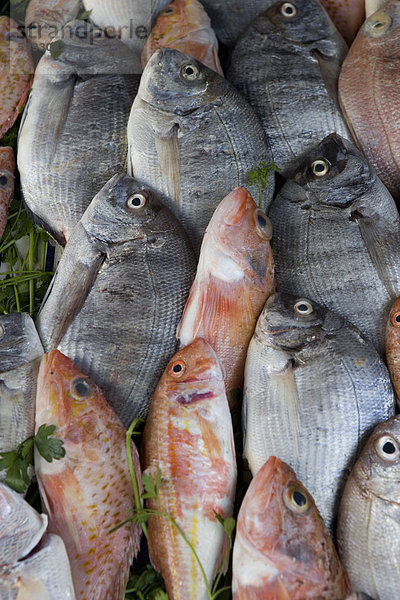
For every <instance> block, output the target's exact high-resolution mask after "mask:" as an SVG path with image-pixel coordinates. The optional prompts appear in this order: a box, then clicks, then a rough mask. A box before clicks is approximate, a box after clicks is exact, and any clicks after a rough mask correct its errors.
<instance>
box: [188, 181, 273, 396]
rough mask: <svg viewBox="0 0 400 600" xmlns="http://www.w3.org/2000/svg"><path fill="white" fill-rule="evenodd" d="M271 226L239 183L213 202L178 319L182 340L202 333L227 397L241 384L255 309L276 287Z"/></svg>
mask: <svg viewBox="0 0 400 600" xmlns="http://www.w3.org/2000/svg"><path fill="white" fill-rule="evenodd" d="M271 236H272V226H271V223H270V221H269V219H268V217H266V216H265V214H264V213H263V211H262V210H261V209H259V208H258V207H257V205H256V203H255V202H254V200H253V198H252V197H251V194H250V193H249V192H248V191H247V190H246V188H244V187H238V188H236V189H234V190H233V192H231V193H230V194H228V196H226V197H225V198H224V199H223V200H222V202H221V203H220V204H219V205H218V207H217V209H216V211H215V212H214V214H213V216H212V218H211V221H210V223H209V225H208V227H207V230H206V232H205V235H204V239H203V244H202V246H201V251H200V258H199V264H198V267H197V274H196V278H195V280H194V283H193V285H192V288H191V290H190V294H189V298H188V301H187V303H186V306H185V310H184V313H183V316H182V319H181V322H180V324H179V325H178V330H177V337H178V338H179V340H180V342H181V344H182V345H187V344H189V343H190V342H191V341H192V340H194V339H195V338H196V337H202V338H204V339H206V340H207V341H208V343H209V344H210V345H211V346H212V347H213V349H214V350H215V352H216V354H217V356H218V358H219V359H220V361H221V363H222V365H223V368H224V377H225V383H226V391H227V394H228V398H230V394H229V393H230V392H231V391H232V390H235V389H237V388H241V387H242V386H243V372H244V363H245V360H246V351H247V347H248V345H249V342H250V339H251V336H252V335H253V333H254V329H255V326H256V322H257V319H258V317H259V314H260V312H261V310H262V308H263V306H264V304H265V302H266V301H267V299H268V297H269V296H270V295H271V294H272V293H273V292H274V290H275V282H274V260H273V256H272V250H271V246H270V239H271Z"/></svg>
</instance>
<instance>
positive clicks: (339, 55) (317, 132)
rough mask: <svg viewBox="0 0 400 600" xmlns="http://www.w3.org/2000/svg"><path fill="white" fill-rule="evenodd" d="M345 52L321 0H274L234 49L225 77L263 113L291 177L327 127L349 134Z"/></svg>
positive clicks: (280, 164) (281, 162)
mask: <svg viewBox="0 0 400 600" xmlns="http://www.w3.org/2000/svg"><path fill="white" fill-rule="evenodd" d="M346 53H347V45H346V43H345V41H344V40H343V38H342V37H341V35H340V34H339V32H338V31H337V29H336V27H335V26H334V24H333V23H332V21H331V19H330V18H329V16H328V14H327V13H326V11H325V10H324V8H323V7H322V6H321V4H320V2H319V0H301V1H300V0H293V2H276V3H274V4H273V5H272V6H271V7H270V8H268V9H267V10H266V11H265V12H263V13H262V14H261V15H259V16H258V17H257V18H256V19H255V20H254V21H253V22H252V23H251V25H250V26H249V27H248V29H247V30H246V32H245V33H244V34H243V35H242V36H241V37H240V39H239V40H238V42H237V43H236V45H235V47H234V49H233V52H232V58H231V62H230V67H229V69H228V71H227V78H228V80H229V81H230V82H231V83H232V84H233V85H234V86H235V87H236V89H237V90H238V91H239V92H240V93H241V94H243V96H244V97H245V98H246V99H247V100H248V102H249V104H250V105H251V106H252V108H253V109H254V110H255V112H256V113H257V115H258V116H259V118H260V120H261V122H262V124H263V128H264V132H265V134H266V136H267V138H268V142H269V144H270V147H271V151H272V156H273V159H274V162H275V163H276V165H277V167H278V168H279V169H280V171H279V172H280V175H282V176H283V177H284V178H285V179H288V178H290V176H291V175H292V174H293V172H294V171H295V170H296V168H297V166H298V164H299V162H301V160H302V159H303V158H304V156H306V155H307V152H308V151H309V150H310V149H312V148H313V147H314V146H315V145H316V144H318V143H319V142H320V141H321V140H322V139H323V138H324V137H325V136H327V135H328V134H330V133H332V132H336V133H337V134H339V135H341V136H342V137H345V138H347V139H351V136H350V133H349V131H348V129H347V127H346V124H345V121H344V118H343V116H342V114H341V111H340V108H339V103H338V98H337V82H338V77H339V72H340V67H341V64H342V62H343V59H344V57H345V55H346ZM298 73H301V77H298ZM293 107H296V110H294V109H293Z"/></svg>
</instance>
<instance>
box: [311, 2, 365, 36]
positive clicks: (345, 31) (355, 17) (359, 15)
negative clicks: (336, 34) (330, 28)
mask: <svg viewBox="0 0 400 600" xmlns="http://www.w3.org/2000/svg"><path fill="white" fill-rule="evenodd" d="M366 1H367V2H368V0H344V1H343V0H333V1H332V0H320V2H321V4H322V6H324V8H325V9H326V10H327V12H328V14H329V16H330V17H331V19H332V21H333V22H334V23H335V25H336V27H337V28H338V30H339V31H340V33H341V34H342V36H343V37H344V39H345V40H346V42H347V44H348V45H349V46H350V45H351V43H352V41H353V40H354V38H355V37H356V34H357V31H358V30H359V29H360V27H361V25H362V23H363V21H364V19H365V2H366Z"/></svg>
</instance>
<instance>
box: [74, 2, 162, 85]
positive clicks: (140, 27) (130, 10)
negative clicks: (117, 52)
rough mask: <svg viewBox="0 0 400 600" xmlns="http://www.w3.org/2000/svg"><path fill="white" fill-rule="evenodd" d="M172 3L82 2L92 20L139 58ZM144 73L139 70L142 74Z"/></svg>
mask: <svg viewBox="0 0 400 600" xmlns="http://www.w3.org/2000/svg"><path fill="white" fill-rule="evenodd" d="M170 1H171V0H83V6H84V8H85V10H87V11H91V12H90V18H91V20H92V21H93V22H94V23H96V24H97V25H98V26H100V27H102V28H104V29H105V30H106V31H107V32H108V34H107V35H111V36H114V37H117V38H118V39H120V40H121V41H122V42H123V43H124V44H126V45H127V46H128V47H129V48H130V49H131V50H134V51H135V52H136V54H137V55H138V56H140V54H141V52H142V50H143V46H144V44H145V42H146V39H147V37H148V35H149V33H150V31H151V27H152V24H153V23H154V20H155V18H156V17H157V15H158V13H159V12H160V11H161V10H162V9H163V8H165V7H166V6H167V5H168V4H169V3H170ZM140 72H141V70H139V71H138V73H140Z"/></svg>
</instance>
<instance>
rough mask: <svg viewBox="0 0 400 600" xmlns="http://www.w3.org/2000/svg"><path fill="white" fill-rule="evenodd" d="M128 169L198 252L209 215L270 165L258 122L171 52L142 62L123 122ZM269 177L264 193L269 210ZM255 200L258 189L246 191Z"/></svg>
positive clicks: (218, 83)
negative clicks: (125, 124)
mask: <svg viewBox="0 0 400 600" xmlns="http://www.w3.org/2000/svg"><path fill="white" fill-rule="evenodd" d="M128 143H129V147H128V172H129V173H131V174H132V175H133V176H134V177H135V178H136V179H137V180H138V181H139V182H140V183H141V184H144V185H148V186H151V187H153V188H154V189H156V190H157V191H158V192H159V193H160V194H161V197H162V199H163V200H164V201H165V202H166V203H167V205H168V206H169V208H170V209H171V210H172V211H173V212H174V214H175V215H176V216H177V217H178V219H179V220H180V222H181V223H182V224H183V226H184V227H185V229H186V231H187V233H188V235H189V238H190V240H191V242H192V244H193V246H194V248H195V250H196V251H197V252H198V251H199V250H200V245H201V241H202V238H203V234H204V231H205V229H206V227H207V225H208V222H209V220H210V219H211V216H212V214H213V212H214V210H215V209H216V207H217V206H218V204H219V202H220V201H221V198H224V197H225V196H226V195H227V194H229V192H231V191H232V189H233V188H234V187H236V186H238V185H239V186H240V185H247V184H248V183H249V180H248V173H249V171H251V170H254V169H256V168H257V166H258V164H259V163H260V162H265V163H266V164H267V165H268V164H270V163H271V160H272V156H271V153H270V150H269V148H268V145H267V142H266V140H265V136H264V134H263V131H262V127H261V124H260V122H259V120H258V118H257V116H256V115H255V114H254V111H253V110H252V109H251V107H250V106H249V105H248V103H247V102H246V101H245V100H244V98H242V96H241V95H240V94H239V93H238V92H237V91H236V90H235V89H234V88H233V87H232V86H231V85H230V84H229V83H228V82H227V81H226V80H225V79H224V78H223V77H221V75H219V74H218V73H215V71H213V70H211V69H209V68H208V67H206V66H205V65H203V64H202V63H200V62H199V61H197V60H195V59H194V58H192V57H191V56H188V55H186V54H183V53H181V52H179V50H174V49H172V48H160V49H158V50H157V51H156V52H155V53H154V54H153V56H152V57H151V59H150V60H149V62H148V63H147V65H146V67H145V69H144V71H143V76H142V79H141V82H140V86H139V90H138V95H137V97H136V98H135V101H134V103H133V105H132V110H131V114H130V117H129V123H128ZM273 188H274V173H273V172H272V173H271V174H270V177H269V181H268V184H267V185H266V186H265V187H264V188H262V193H263V206H264V207H265V208H266V207H267V206H268V205H269V203H270V201H271V199H272V193H273ZM249 190H250V192H251V193H252V194H253V195H254V197H255V198H256V197H258V196H257V195H256V194H258V193H259V189H258V186H257V184H253V185H251V186H250V187H249Z"/></svg>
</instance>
